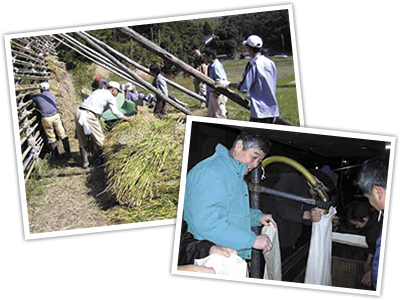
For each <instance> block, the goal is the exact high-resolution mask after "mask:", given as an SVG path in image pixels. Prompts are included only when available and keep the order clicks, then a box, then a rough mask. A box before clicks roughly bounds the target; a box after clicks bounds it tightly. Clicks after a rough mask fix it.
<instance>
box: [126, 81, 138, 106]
mask: <svg viewBox="0 0 400 300" xmlns="http://www.w3.org/2000/svg"><path fill="white" fill-rule="evenodd" d="M125 99H126V100H129V101H132V102H134V103H136V104H137V103H138V100H139V93H138V91H137V90H136V88H135V86H134V85H133V84H132V83H130V82H127V83H126V84H125Z"/></svg>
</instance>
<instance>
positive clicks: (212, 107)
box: [193, 35, 280, 123]
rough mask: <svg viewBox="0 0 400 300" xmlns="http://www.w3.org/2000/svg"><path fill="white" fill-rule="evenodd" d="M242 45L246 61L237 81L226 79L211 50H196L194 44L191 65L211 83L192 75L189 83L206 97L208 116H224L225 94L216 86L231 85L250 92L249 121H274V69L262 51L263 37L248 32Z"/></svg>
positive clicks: (229, 86)
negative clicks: (248, 59) (191, 82)
mask: <svg viewBox="0 0 400 300" xmlns="http://www.w3.org/2000/svg"><path fill="white" fill-rule="evenodd" d="M243 45H244V46H245V48H246V51H247V52H248V53H249V56H250V58H251V59H250V61H249V62H248V63H247V65H246V68H245V70H244V73H243V76H242V80H241V81H240V82H237V83H231V82H229V81H228V78H227V75H226V72H225V69H224V67H223V65H222V64H221V62H220V61H219V60H218V58H217V53H216V52H215V51H214V50H211V49H206V50H205V51H204V52H203V53H201V52H200V48H199V47H198V46H195V47H194V50H193V51H194V55H195V60H194V68H196V69H197V70H198V71H200V72H202V73H203V74H204V75H207V76H209V77H210V78H211V79H213V80H214V81H215V87H216V88H217V89H214V88H213V87H212V86H209V85H208V86H207V87H206V85H205V83H204V82H202V81H201V80H199V79H197V78H195V79H194V81H193V83H194V87H195V91H196V93H198V94H199V95H201V96H204V97H206V107H207V108H208V113H207V116H208V117H213V118H226V116H227V113H228V112H227V110H226V103H227V100H228V98H227V97H226V96H225V95H224V94H222V93H220V91H218V88H223V89H227V88H235V89H237V90H238V91H239V92H241V93H246V92H249V94H250V121H252V122H262V123H276V122H278V120H279V116H280V113H279V106H278V102H277V100H276V84H277V70H276V65H275V63H274V62H273V61H272V60H270V59H269V58H267V57H266V56H264V55H262V54H261V52H262V47H263V40H262V39H261V38H260V37H259V36H257V35H251V36H249V37H248V38H247V39H246V40H245V41H244V42H243Z"/></svg>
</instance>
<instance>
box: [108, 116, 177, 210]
mask: <svg viewBox="0 0 400 300" xmlns="http://www.w3.org/2000/svg"><path fill="white" fill-rule="evenodd" d="M183 140H184V126H183V125H182V124H180V123H178V122H177V121H176V120H174V119H170V118H165V119H161V120H159V119H156V118H155V117H153V116H152V115H149V114H138V115H136V116H135V117H134V120H133V121H132V122H130V123H128V122H122V123H120V124H118V125H116V126H115V127H114V128H113V129H112V130H111V132H110V133H109V134H108V135H107V137H106V142H105V144H104V155H105V158H106V174H107V175H108V187H107V189H108V191H110V192H111V193H112V194H113V195H114V196H115V197H116V199H117V201H118V203H119V204H120V205H123V206H127V207H129V208H131V207H140V206H141V205H142V204H143V203H144V201H150V200H151V201H153V200H157V199H166V198H168V199H170V200H172V201H174V202H175V203H177V201H178V193H179V182H180V174H181V164H182V155H183Z"/></svg>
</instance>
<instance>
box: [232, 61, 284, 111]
mask: <svg viewBox="0 0 400 300" xmlns="http://www.w3.org/2000/svg"><path fill="white" fill-rule="evenodd" d="M276 83H277V71H276V66H275V63H274V62H273V61H272V60H270V59H268V58H267V57H265V56H263V55H257V56H255V57H254V58H252V59H251V60H250V61H249V63H248V64H247V66H246V70H245V72H244V74H243V79H242V81H241V82H240V83H239V84H238V89H239V91H240V92H242V93H246V92H249V93H250V98H251V105H250V116H251V117H252V118H258V119H263V118H272V117H279V107H278V102H277V101H276Z"/></svg>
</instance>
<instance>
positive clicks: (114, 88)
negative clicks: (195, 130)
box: [32, 64, 168, 168]
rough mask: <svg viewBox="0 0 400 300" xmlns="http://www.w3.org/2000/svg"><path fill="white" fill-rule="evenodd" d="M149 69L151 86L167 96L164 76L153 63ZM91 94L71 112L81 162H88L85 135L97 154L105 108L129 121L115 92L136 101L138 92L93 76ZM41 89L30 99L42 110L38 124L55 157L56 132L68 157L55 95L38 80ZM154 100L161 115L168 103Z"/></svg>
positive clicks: (84, 163) (157, 114) (67, 145)
mask: <svg viewBox="0 0 400 300" xmlns="http://www.w3.org/2000/svg"><path fill="white" fill-rule="evenodd" d="M150 73H151V74H152V75H153V76H154V81H153V86H154V87H156V88H157V89H159V90H160V91H161V92H162V93H163V94H164V95H165V96H166V97H168V88H167V85H166V82H165V78H164V77H163V76H162V75H161V70H160V68H159V67H158V66H157V65H156V64H153V65H151V66H150ZM91 86H92V94H91V95H89V96H88V97H87V98H85V99H84V101H83V102H82V103H81V105H80V107H79V108H78V109H77V111H76V113H75V125H76V137H77V139H78V141H79V150H80V154H81V157H82V166H83V167H84V168H87V167H88V166H89V159H88V144H89V139H90V140H91V141H92V142H93V146H94V148H95V149H94V156H95V157H101V154H102V147H103V144H104V133H103V130H102V128H101V125H100V122H99V119H100V116H101V115H102V114H103V113H104V112H105V111H106V110H108V109H110V111H111V112H112V114H113V115H114V116H115V117H117V118H118V119H120V120H123V121H131V120H132V118H133V117H131V116H125V115H124V114H123V113H122V112H121V111H120V109H119V108H118V106H117V101H116V97H117V95H118V93H123V94H124V98H125V100H127V101H132V102H134V103H136V104H138V101H139V97H140V96H139V93H138V91H137V90H136V88H135V86H134V85H133V84H132V83H130V82H128V83H126V84H123V85H120V84H119V83H118V82H116V81H110V82H108V81H107V80H105V79H103V78H100V76H96V77H95V79H94V80H93V82H92V84H91ZM40 90H41V93H40V94H37V95H34V96H33V97H32V99H33V100H34V101H35V103H36V105H37V107H38V109H39V110H40V112H41V113H42V125H43V129H44V131H45V134H46V137H47V139H48V144H49V145H50V147H51V150H50V151H51V152H52V154H53V155H54V156H56V157H57V158H58V157H59V152H58V149H57V137H56V134H57V136H58V137H59V138H60V139H61V140H62V143H63V145H64V150H65V152H66V154H67V156H68V157H67V158H70V157H71V150H70V145H69V140H68V137H67V135H66V132H65V128H64V126H63V124H62V121H61V118H60V115H59V114H58V111H57V105H56V98H55V95H54V94H53V93H51V92H50V84H49V83H48V82H42V83H41V84H40ZM153 101H154V102H156V104H155V108H154V114H155V115H156V116H157V117H159V118H162V117H164V116H165V115H166V114H167V109H168V105H167V103H165V102H164V101H163V100H162V99H160V97H158V96H157V97H156V99H154V100H153Z"/></svg>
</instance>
